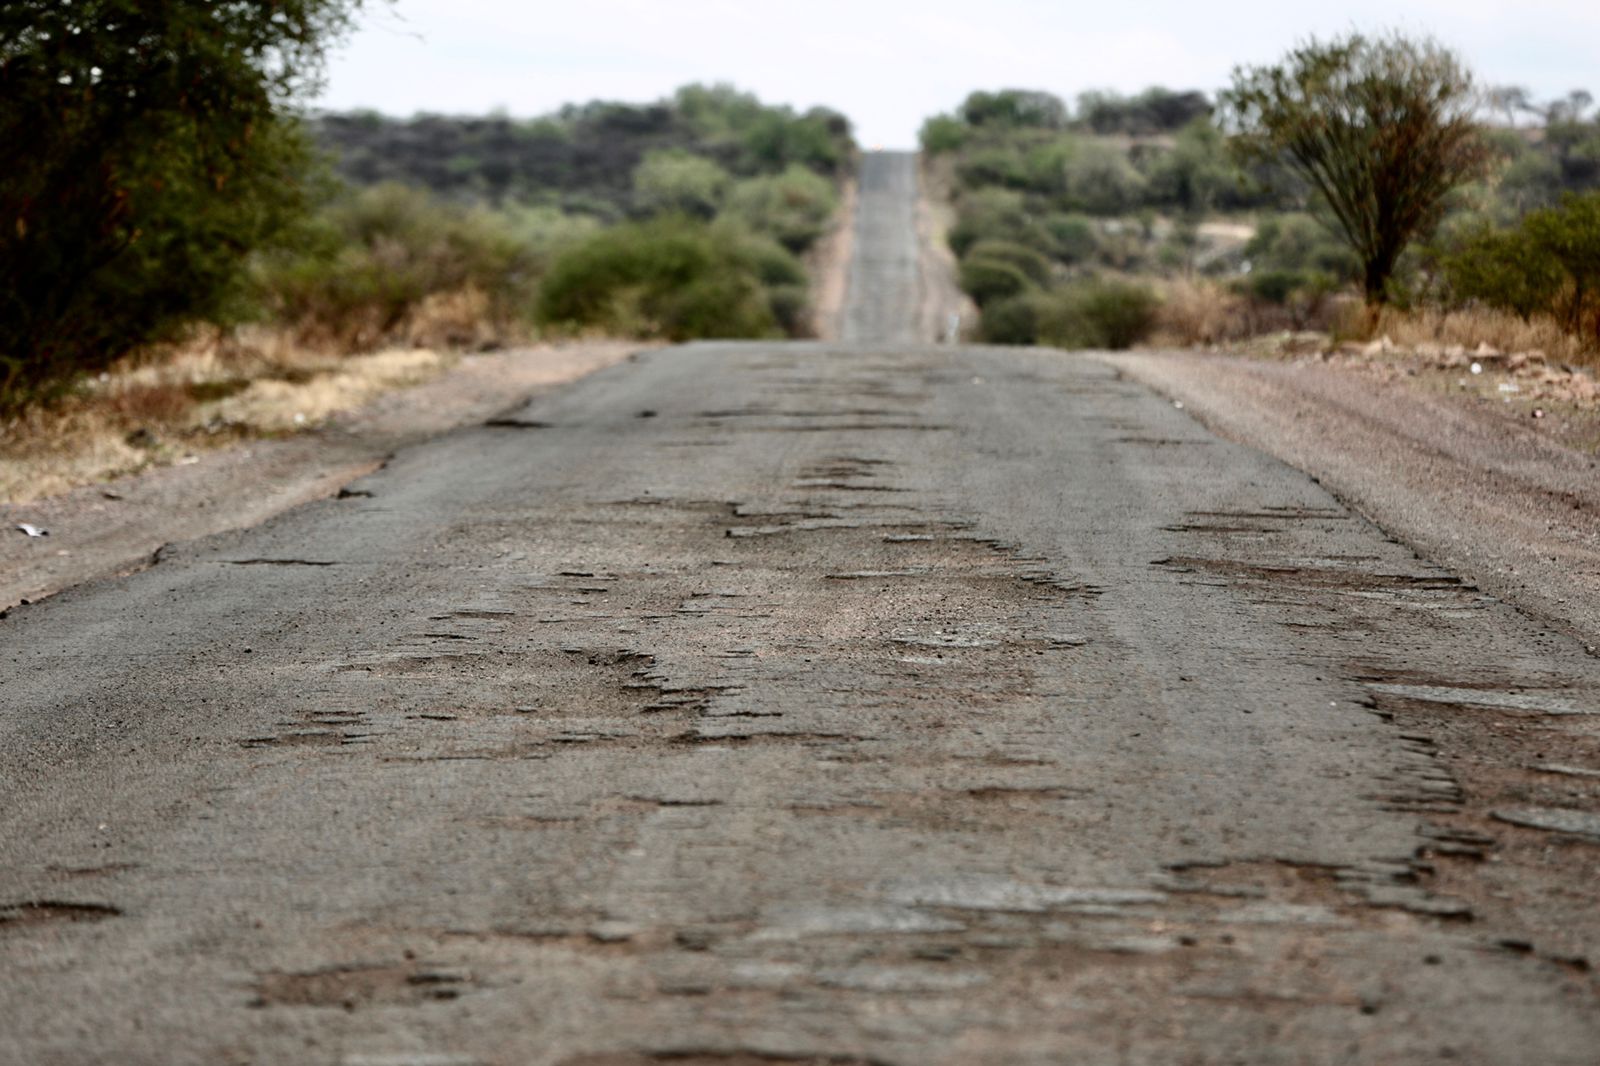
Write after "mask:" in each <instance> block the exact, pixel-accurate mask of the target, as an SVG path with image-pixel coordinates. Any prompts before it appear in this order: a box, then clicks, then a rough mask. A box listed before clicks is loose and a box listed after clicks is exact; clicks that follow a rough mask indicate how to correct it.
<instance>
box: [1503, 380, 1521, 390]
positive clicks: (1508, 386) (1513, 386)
mask: <svg viewBox="0 0 1600 1066" xmlns="http://www.w3.org/2000/svg"><path fill="white" fill-rule="evenodd" d="M1500 391H1501V392H1521V391H1522V386H1521V385H1518V384H1517V383H1516V382H1514V381H1502V382H1501V383H1500Z"/></svg>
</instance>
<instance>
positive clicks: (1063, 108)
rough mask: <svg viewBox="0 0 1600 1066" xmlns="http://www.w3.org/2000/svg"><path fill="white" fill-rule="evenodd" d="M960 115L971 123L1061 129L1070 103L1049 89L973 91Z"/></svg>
mask: <svg viewBox="0 0 1600 1066" xmlns="http://www.w3.org/2000/svg"><path fill="white" fill-rule="evenodd" d="M961 117H962V119H963V120H964V121H965V122H966V123H967V125H969V126H989V127H998V128H1001V129H1046V130H1058V129H1061V128H1062V127H1063V126H1065V125H1066V124H1067V105H1066V104H1064V103H1062V102H1061V98H1060V97H1058V96H1054V95H1052V94H1050V93H1046V92H1039V91H1037V90H1033V89H1001V90H1000V91H999V92H992V93H990V92H975V93H972V94H971V95H970V96H968V97H967V99H966V101H965V102H964V103H963V104H962V105H961Z"/></svg>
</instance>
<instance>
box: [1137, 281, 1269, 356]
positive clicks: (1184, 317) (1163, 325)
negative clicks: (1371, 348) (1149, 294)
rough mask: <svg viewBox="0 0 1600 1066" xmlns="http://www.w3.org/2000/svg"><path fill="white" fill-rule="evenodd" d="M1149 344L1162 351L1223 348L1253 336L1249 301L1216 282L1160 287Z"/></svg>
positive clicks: (1173, 282)
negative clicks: (1153, 329) (1166, 349)
mask: <svg viewBox="0 0 1600 1066" xmlns="http://www.w3.org/2000/svg"><path fill="white" fill-rule="evenodd" d="M1160 289H1161V307H1160V309H1159V310H1158V311H1157V312H1156V328H1155V332H1154V333H1153V334H1152V335H1151V338H1150V343H1151V345H1153V346H1155V347H1160V348H1190V347H1193V346H1194V345H1197V344H1204V345H1210V344H1221V343H1223V342H1225V341H1231V340H1238V339H1241V338H1243V337H1247V336H1249V335H1250V333H1251V332H1252V325H1253V323H1252V321H1251V319H1252V316H1251V314H1250V307H1249V301H1247V300H1246V299H1245V298H1244V297H1242V296H1240V295H1238V294H1237V293H1235V292H1232V291H1230V290H1228V289H1226V288H1224V287H1223V286H1221V285H1219V284H1217V283H1216V282H1214V281H1205V280H1190V279H1178V280H1175V281H1170V282H1166V283H1165V284H1163V285H1162V286H1161V287H1160Z"/></svg>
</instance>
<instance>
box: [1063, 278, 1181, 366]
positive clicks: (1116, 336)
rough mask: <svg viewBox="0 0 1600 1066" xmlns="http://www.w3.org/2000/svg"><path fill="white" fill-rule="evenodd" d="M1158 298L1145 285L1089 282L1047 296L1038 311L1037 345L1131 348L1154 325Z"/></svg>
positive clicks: (1111, 281)
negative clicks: (1039, 343)
mask: <svg viewBox="0 0 1600 1066" xmlns="http://www.w3.org/2000/svg"><path fill="white" fill-rule="evenodd" d="M1156 307H1157V300H1156V295H1155V293H1154V292H1152V291H1151V290H1150V288H1149V287H1147V286H1145V285H1140V284H1137V283H1135V282H1129V281H1115V280H1111V279H1101V278H1089V279H1085V280H1083V281H1078V282H1073V283H1071V284H1069V285H1065V286H1063V287H1061V288H1060V289H1057V290H1055V291H1054V292H1052V293H1050V294H1049V296H1048V297H1047V298H1046V299H1045V300H1043V301H1041V303H1040V305H1039V310H1038V316H1039V317H1038V337H1039V340H1040V342H1042V343H1045V344H1050V345H1054V346H1055V347H1058V348H1111V349H1122V348H1130V347H1132V346H1133V345H1134V344H1137V343H1138V342H1139V341H1141V340H1143V339H1144V338H1145V336H1146V335H1147V334H1149V332H1150V330H1151V328H1152V327H1153V326H1154V325H1155V317H1156Z"/></svg>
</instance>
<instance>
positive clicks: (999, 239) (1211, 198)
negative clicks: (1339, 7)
mask: <svg viewBox="0 0 1600 1066" xmlns="http://www.w3.org/2000/svg"><path fill="white" fill-rule="evenodd" d="M921 139H922V146H923V149H924V152H925V166H926V168H927V176H928V179H929V181H930V184H931V185H932V186H933V188H934V190H935V191H936V192H937V193H940V194H942V195H943V196H944V197H945V198H946V199H947V200H948V201H949V204H950V217H949V225H948V228H947V238H948V241H949V244H950V247H951V249H952V251H954V253H955V254H956V256H957V257H958V262H959V268H958V269H959V278H960V281H961V284H962V287H963V288H964V289H965V290H966V291H967V293H968V294H969V295H971V296H972V298H973V300H974V301H975V302H976V303H977V304H978V306H979V308H980V310H981V312H982V316H981V321H980V323H979V325H978V333H979V335H980V336H981V337H982V338H983V339H985V340H988V341H992V342H996V343H1003V344H1050V345H1060V346H1069V347H1084V346H1092V347H1126V346H1128V345H1131V344H1135V343H1140V342H1160V343H1168V344H1184V345H1188V344H1219V343H1228V342H1237V341H1243V340H1246V339H1249V338H1255V337H1261V336H1263V335H1271V334H1276V335H1279V336H1291V337H1293V336H1304V335H1307V334H1308V331H1314V332H1315V333H1317V334H1319V335H1322V336H1324V337H1326V338H1327V339H1328V343H1330V344H1332V343H1337V342H1339V341H1341V340H1349V339H1360V340H1363V341H1364V340H1367V339H1370V338H1373V337H1382V336H1384V335H1392V336H1393V337H1400V336H1404V337H1406V338H1408V340H1409V342H1410V343H1413V344H1431V345H1434V346H1436V347H1440V348H1445V347H1466V348H1477V347H1480V346H1481V347H1485V348H1488V349H1494V350H1497V351H1500V352H1511V351H1522V350H1527V349H1529V348H1537V349H1539V350H1540V351H1542V352H1543V353H1544V354H1546V355H1548V356H1550V357H1551V358H1559V359H1563V360H1568V361H1575V362H1576V361H1592V360H1595V359H1596V357H1597V355H1600V114H1596V112H1595V110H1594V108H1593V106H1592V100H1591V99H1590V97H1589V96H1588V94H1587V93H1583V92H1574V93H1572V94H1571V95H1569V96H1568V97H1565V98H1563V99H1561V100H1556V101H1551V102H1548V103H1536V102H1534V101H1533V100H1531V99H1530V98H1529V96H1528V94H1527V93H1526V92H1523V91H1520V90H1516V89H1498V90H1492V91H1487V92H1486V91H1483V90H1481V89H1480V88H1479V87H1478V86H1476V85H1475V84H1474V82H1473V80H1472V76H1471V74H1470V72H1469V71H1467V70H1466V69H1465V68H1464V67H1463V65H1462V64H1461V62H1460V61H1459V59H1458V58H1457V57H1455V56H1454V55H1452V54H1451V53H1449V52H1448V51H1446V50H1444V49H1442V48H1440V47H1439V46H1437V45H1436V44H1434V43H1432V42H1430V41H1427V40H1413V39H1408V38H1405V37H1401V36H1381V37H1369V36H1363V35H1360V34H1351V35H1347V36H1345V37H1342V38H1339V39H1336V40H1333V41H1330V42H1316V41H1312V42H1308V43H1307V44H1305V45H1302V46H1301V47H1299V48H1297V49H1295V50H1294V51H1293V52H1291V53H1290V54H1289V55H1288V56H1286V57H1285V58H1284V59H1283V60H1282V61H1281V62H1279V63H1277V64H1271V65H1267V66H1263V67H1256V68H1241V69H1240V70H1238V71H1236V73H1235V76H1234V79H1233V83H1232V85H1231V86H1229V87H1228V88H1226V89H1225V90H1223V91H1222V92H1220V93H1218V94H1217V95H1216V96H1215V97H1214V98H1213V97H1210V96H1207V95H1205V94H1203V93H1200V92H1178V91H1172V90H1168V89H1163V88H1152V89H1150V90H1148V91H1146V92H1144V93H1141V94H1139V95H1136V96H1133V97H1121V96H1117V95H1115V94H1111V93H1088V94H1085V95H1083V96H1081V97H1080V98H1079V99H1078V100H1077V102H1076V106H1075V107H1071V106H1068V105H1067V103H1066V102H1065V101H1063V100H1061V99H1059V98H1057V97H1055V96H1052V95H1050V94H1048V93H1044V92H1038V91H1028V90H1003V91H998V92H976V93H973V94H972V95H971V96H969V97H968V98H967V100H966V101H965V102H964V103H963V104H962V105H961V107H960V108H958V109H957V110H956V111H954V112H953V113H950V114H946V115H940V116H936V117H934V118H932V119H929V120H928V122H927V123H926V124H925V125H924V127H923V130H922V137H921ZM1535 342H1537V343H1535Z"/></svg>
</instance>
